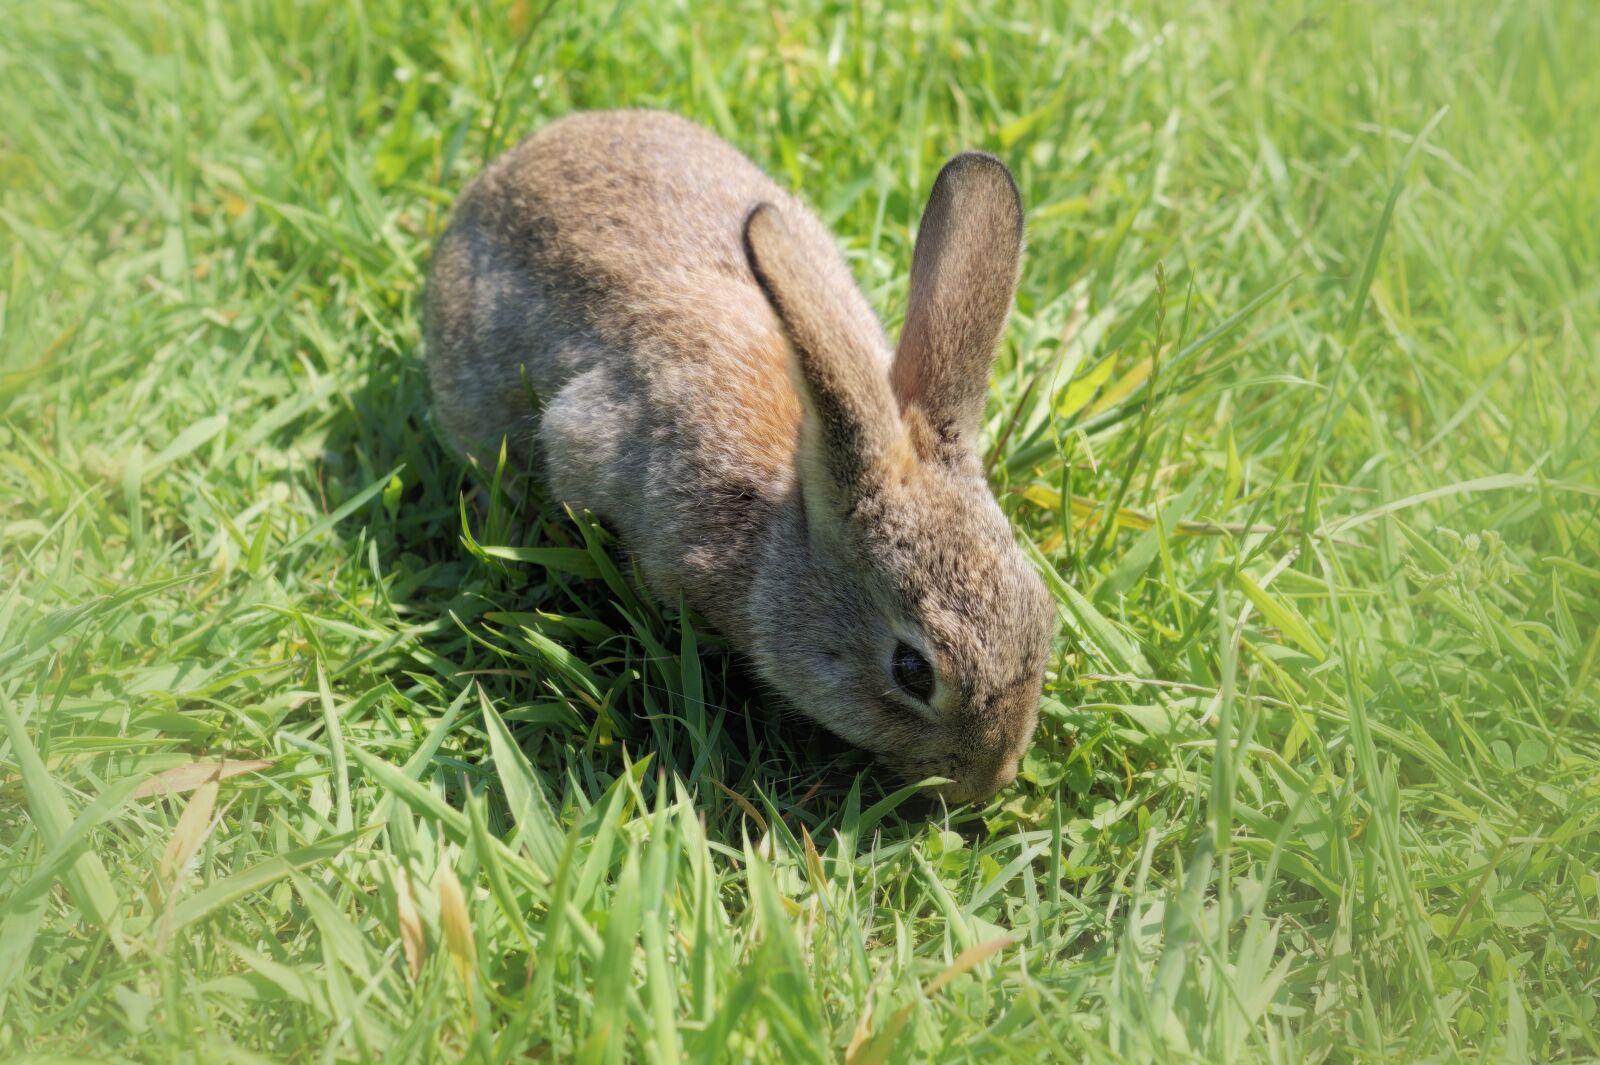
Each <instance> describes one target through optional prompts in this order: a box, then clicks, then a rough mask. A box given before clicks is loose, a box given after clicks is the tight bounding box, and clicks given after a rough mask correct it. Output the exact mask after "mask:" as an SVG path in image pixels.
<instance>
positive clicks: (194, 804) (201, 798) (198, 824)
mask: <svg viewBox="0 0 1600 1065" xmlns="http://www.w3.org/2000/svg"><path fill="white" fill-rule="evenodd" d="M222 772H223V764H222V763H221V762H218V763H217V764H216V765H215V766H213V767H212V769H211V773H210V775H209V776H207V777H206V779H205V780H203V781H202V782H201V783H200V786H199V787H197V788H196V789H195V792H194V795H192V796H191V797H190V799H189V802H188V805H186V806H184V808H183V813H182V814H181V815H180V816H179V817H178V824H177V827H175V828H174V829H173V830H172V838H171V839H169V840H168V841H167V849H166V851H165V852H163V853H162V855H161V865H160V866H159V868H158V875H159V876H160V878H161V882H162V883H163V884H171V883H172V882H173V881H174V880H176V879H177V876H178V874H179V873H180V872H181V871H182V870H183V867H184V866H185V865H188V864H189V859H190V858H192V857H194V852H195V851H196V850H198V849H199V848H200V844H201V843H202V842H204V841H205V838H206V836H208V835H210V834H211V826H212V821H211V815H212V814H213V813H214V812H216V809H217V792H218V790H220V788H221V787H222Z"/></svg>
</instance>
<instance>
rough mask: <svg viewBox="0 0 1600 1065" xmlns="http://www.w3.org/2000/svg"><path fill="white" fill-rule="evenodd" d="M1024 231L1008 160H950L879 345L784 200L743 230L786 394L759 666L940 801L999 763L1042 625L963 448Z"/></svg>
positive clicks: (1030, 586) (1048, 611) (1023, 716)
mask: <svg viewBox="0 0 1600 1065" xmlns="http://www.w3.org/2000/svg"><path fill="white" fill-rule="evenodd" d="M1022 240H1023V230H1022V204H1021V200H1020V197H1019V196H1018V194H1017V187H1016V184H1015V183H1014V182H1013V181H1012V179H1011V175H1010V173H1009V171H1007V169H1006V167H1005V164H1003V163H1002V162H1000V160H998V159H996V158H994V157H993V156H990V155H986V154H981V153H976V152H971V153H967V154H964V155H960V156H957V157H956V158H955V159H953V160H951V161H950V162H949V163H948V164H947V165H946V166H945V168H944V169H943V170H942V171H941V172H940V174H939V177H938V180H937V181H936V182H935V183H934V187H933V192H932V194H931V196H930V197H929V201H928V206H927V209H926V211H925V212H924V214H923V218H922V226H921V229H920V231H919V232H918V236H917V243H916V250H915V253H914V255H913V258H912V266H911V291H910V302H909V306H908V308H907V313H906V321H905V326H904V329H903V331H902V333H901V337H900V344H899V347H898V349H897V350H896V351H895V352H894V353H893V355H892V356H891V355H890V354H889V352H888V351H887V346H886V343H885V341H884V340H883V337H882V332H881V330H880V328H879V327H878V325H877V323H876V320H875V319H874V318H873V317H872V315H871V313H870V311H868V310H867V308H866V304H865V301H864V300H862V298H861V297H860V294H859V292H857V291H856V290H855V289H854V288H853V287H850V288H847V289H846V290H843V291H841V290H840V287H839V286H838V285H837V284H833V285H830V284H829V283H828V280H827V278H828V277H829V276H830V275H829V274H827V272H826V271H825V270H824V269H823V268H821V267H820V266H819V264H817V263H816V262H815V261H813V260H812V259H811V258H809V257H808V255H807V254H806V250H805V247H806V246H805V245H804V244H803V243H802V242H800V241H797V240H795V239H794V236H793V229H792V228H791V223H790V222H789V221H788V220H787V219H786V217H785V215H784V213H783V210H782V209H781V208H779V207H775V206H773V205H769V204H761V205H758V206H757V207H756V208H755V209H753V210H752V211H751V212H750V214H749V216H748V217H747V218H746V221H745V240H744V243H745V252H746V255H747V256H748V258H749V262H750V266H751V269H752V271H753V272H754V274H755V276H756V280H757V281H758V282H759V284H760V286H761V288H762V290H763V291H764V292H765V293H766V296H767V299H768V301H769V302H770V303H771V305H772V308H773V310H774V312H775V313H776V315H777V317H778V319H779V320H780V322H781V324H782V327H783V331H784V333H785V335H786V336H787V338H788V340H789V344H790V347H791V349H792V351H793V361H792V366H793V371H794V374H793V376H794V379H795V382H796V387H797V390H798V391H799V393H800V397H801V400H802V405H803V407H804V415H803V418H802V425H801V433H800V445H799V454H798V462H797V477H796V488H795V491H796V492H798V494H799V496H800V504H801V505H800V506H799V507H796V508H794V514H795V517H794V519H793V520H792V521H791V523H790V527H789V528H787V529H786V530H785V531H784V532H783V533H782V534H780V535H777V536H774V537H773V538H772V539H771V540H769V542H768V546H767V550H766V554H765V556H764V557H763V559H762V560H761V563H760V565H759V567H758V574H757V577H756V580H755V587H754V592H753V598H754V602H753V604H752V610H751V615H752V617H753V618H754V619H755V625H754V628H755V630H756V631H755V632H754V633H753V634H752V635H753V640H752V643H753V645H754V646H753V648H752V649H753V651H754V655H755V659H756V665H757V668H758V669H759V671H760V672H761V674H762V675H763V677H764V679H766V680H767V681H768V682H769V683H771V684H773V685H774V686H775V687H777V688H778V689H779V691H780V692H782V693H783V694H784V695H785V696H786V697H787V698H788V699H789V700H790V701H792V702H793V703H794V704H795V705H796V706H797V707H798V708H799V709H800V710H801V711H803V712H804V713H805V714H806V715H807V716H809V717H811V718H813V719H814V720H816V721H818V722H819V723H821V724H822V725H824V726H826V727H827V728H829V729H830V730H832V731H833V732H835V733H837V734H839V735H840V736H842V737H844V738H845V739H847V740H849V741H851V742H852V743H855V744H858V745H860V746H862V747H865V748H866V749H868V750H870V751H873V752H875V753H876V754H878V755H879V756H880V757H881V758H883V759H884V760H885V761H887V762H888V763H889V764H890V765H892V766H893V767H894V768H895V769H897V770H898V771H899V772H900V773H901V774H902V775H904V776H905V777H907V778H910V779H912V780H917V779H922V778H925V777H930V776H941V777H946V778H949V779H950V780H951V781H953V783H951V784H948V785H945V786H944V787H943V789H942V791H943V794H944V795H945V797H947V798H949V799H951V800H957V801H959V800H967V799H979V798H985V797H987V796H989V795H991V794H993V793H994V792H996V791H998V790H999V789H1000V788H1002V787H1004V786H1005V785H1006V784H1008V783H1010V782H1011V780H1012V778H1013V777H1014V776H1015V775H1016V771H1017V766H1018V763H1019V762H1020V760H1021V758H1022V755H1023V752H1024V751H1025V750H1026V749H1027V746H1028V743H1029V741H1030V739H1031V738H1032V736H1033V731H1034V726H1035V725H1036V724H1037V721H1038V709H1039V693H1040V686H1041V682H1042V678H1043V674H1044V669H1045V664H1046V660H1047V658H1048V657H1049V652H1050V644H1051V640H1052V636H1053V633H1054V629H1055V614H1054V611H1053V609H1052V607H1051V603H1050V600H1049V598H1048V596H1047V594H1046V592H1045V589H1044V586H1043V584H1042V582H1041V581H1040V579H1039V576H1038V574H1037V573H1036V572H1035V571H1034V569H1033V567H1032V565H1031V564H1030V563H1029V562H1028V560H1027V559H1026V558H1025V557H1024V555H1023V554H1022V552H1021V550H1020V549H1019V548H1018V546H1017V544H1016V541H1015V540H1014V539H1013V537H1012V532H1011V529H1010V527H1009V525H1008V524H1007V522H1006V519H1005V516H1004V515H1003V514H1002V513H1001V511H1000V508H999V506H998V505H997V504H996V503H995V500H994V496H993V495H992V494H991V493H990V491H989V488H988V485H987V483H986V481H985V478H984V472H983V467H982V463H981V461H980V459H979V456H978V440H977V437H978V430H979V425H980V422H981V420H982V417H983V409H984V399H985V396H986V393H987V390H988V380H989V372H990V369H991V366H992V363H993V361H994V354H995V347H996V344H997V343H998V340H999V337H1000V333H1001V330H1002V329H1003V327H1004V325H1005V319H1006V314H1007V312H1008V311H1009V309H1010V306H1011V301H1012V298H1013V296H1014V294H1015V290H1016V284H1017V275H1018V268H1019V263H1020V260H1021V254H1022Z"/></svg>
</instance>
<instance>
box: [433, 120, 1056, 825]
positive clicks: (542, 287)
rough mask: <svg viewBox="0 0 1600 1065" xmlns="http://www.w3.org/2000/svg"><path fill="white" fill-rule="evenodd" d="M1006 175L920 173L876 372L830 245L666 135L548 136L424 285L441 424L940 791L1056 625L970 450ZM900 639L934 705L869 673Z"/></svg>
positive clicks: (800, 702) (476, 208) (1018, 689)
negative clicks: (508, 460)
mask: <svg viewBox="0 0 1600 1065" xmlns="http://www.w3.org/2000/svg"><path fill="white" fill-rule="evenodd" d="M1021 221H1022V215H1021V207H1020V202H1019V201H1018V200H1017V196H1016V190H1015V185H1014V184H1012V182H1011V179H1010V175H1009V174H1008V173H1007V172H1006V170H1005V167H1004V165H1003V164H1001V163H1000V162H999V161H998V160H996V159H993V157H990V156H980V155H974V154H969V155H965V156H958V157H957V158H956V159H955V160H953V161H952V162H951V164H950V165H949V166H948V167H946V169H945V171H944V172H943V173H941V175H940V177H939V179H938V181H937V182H936V183H935V188H934V193H933V197H932V199H931V200H930V203H929V208H928V214H927V215H926V216H925V217H924V220H923V227H922V231H921V233H920V235H919V238H918V242H917V249H916V253H915V256H914V260H913V272H912V293H911V304H910V312H909V313H908V318H907V324H906V329H905V332H904V336H903V339H902V344H901V348H900V351H899V353H898V354H897V355H893V356H891V353H890V350H889V347H888V344H887V343H886V341H885V340H884V337H883V333H882V329H881V327H880V326H879V325H878V323H877V321H876V319H875V318H874V317H873V315H872V312H871V310H870V308H869V307H868V306H867V303H866V301H865V299H864V298H863V297H862V296H861V293H860V291H859V290H858V289H857V288H856V286H855V284H854V282H853V280H852V278H851V276H850V272H849V270H848V268H847V267H846V266H845V264H844V262H843V260H842V259H841V258H840V257H839V254H838V251H837V250H836V248H835V247H834V245H833V242H832V239H831V238H830V237H829V235H828V233H827V232H826V230H824V229H823V227H822V225H821V223H819V222H818V221H817V219H816V218H815V216H814V215H812V214H811V212H810V211H808V210H807V209H806V208H805V207H804V206H803V205H802V204H800V203H799V201H797V200H795V199H794V198H793V197H792V196H790V195H788V194H787V193H785V192H783V191H782V190H781V189H779V188H778V187H777V186H776V185H774V184H773V183H772V182H771V181H770V180H769V179H767V177H766V176H765V175H763V174H762V173H761V172H760V171H759V170H758V169H757V168H756V167H755V166H754V165H752V164H751V163H750V162H749V161H748V160H747V159H745V158H744V157H743V156H741V155H740V154H739V153H738V152H736V151H735V150H734V149H733V148H731V147H729V146H728V145H727V144H725V143H724V142H722V141H721V140H719V139H717V138H716V137H714V136H713V135H711V134H710V133H708V132H707V131H705V130H703V129H701V128H699V127H698V126H695V125H693V124H691V123H689V122H686V121H684V120H682V119H679V118H675V117H672V116H669V115H664V114H658V113H652V112H609V113H584V114H578V115H574V116H571V117H569V118H566V119H563V120H561V121H559V122H556V123H553V124H551V125H550V126H548V127H546V128H545V129H544V130H542V131H541V132H539V133H538V134H536V135H534V136H533V137H530V138H528V139H527V140H524V141H523V142H522V143H521V144H519V145H517V147H515V148H513V149H512V150H511V151H510V152H508V153H506V155H504V156H502V157H501V158H500V159H499V160H497V161H496V162H495V163H493V164H492V165H491V166H490V167H489V168H488V169H487V170H486V171H485V172H484V174H483V175H482V176H480V177H479V178H478V179H477V180H476V181H474V182H473V184H472V185H471V186H470V187H469V188H468V189H467V191H466V192H465V193H464V194H463V196H462V198H461V202H460V203H459V204H458V206H457V208H456V211H455V215H454V217H453V219H452V221H451V224H450V227H449V229H448V230H447V232H446V233H445V235H444V236H443V237H442V238H441V240H440V243H439V247H438V249H437V251H436V253H435V258H434V264H433V267H432V272H431V276H430V279H429V289H428V301H427V319H428V321H427V332H428V371H429V378H430V381H431V383H432V387H433V393H434V409H435V415H436V418H437V421H438V424H439V425H440V427H441V428H442V430H443V431H444V433H445V434H446V436H447V437H449V438H450V439H451V440H452V441H454V442H455V443H456V444H457V445H458V446H459V447H461V448H462V449H463V450H465V451H467V452H468V453H471V454H475V455H478V456H480V457H487V456H489V455H492V454H494V453H495V452H496V451H497V450H498V448H499V445H500V442H501V440H502V438H503V439H504V440H505V441H506V443H507V447H508V451H509V453H510V454H511V455H512V456H513V458H514V459H515V460H516V461H517V462H518V463H520V464H522V465H524V466H527V467H531V468H541V469H542V473H543V475H544V477H545V479H546V480H547V482H548V483H549V485H550V488H551V490H552V492H553V493H554V494H555V495H556V496H557V497H558V498H560V499H561V500H563V501H565V502H567V503H569V504H571V505H573V506H576V507H580V508H586V509H589V510H593V511H594V512H596V513H598V514H600V515H602V516H603V517H604V518H605V519H606V520H607V521H608V522H610V523H611V524H612V525H613V526H614V527H615V528H616V529H617V530H618V532H619V533H620V534H621V536H622V539H623V541H624V543H625V544H626V545H627V547H628V548H629V550H630V551H631V552H632V553H633V554H634V556H635V558H636V559H637V561H638V563H639V566H640V570H641V572H642V573H643V574H644V578H645V580H646V582H647V584H648V585H649V587H650V589H651V591H652V592H653V593H654V594H656V595H657V596H659V597H661V598H662V599H664V600H666V601H668V602H674V601H676V599H677V597H678V596H679V594H682V595H684V596H686V597H687V598H688V600H689V601H690V602H691V603H692V604H693V605H694V606H695V607H696V608H697V609H699V610H700V611H701V612H702V613H704V614H705V615H706V616H707V617H708V618H709V619H710V620H711V621H712V623H713V624H715V625H716V626H717V627H718V628H719V629H721V630H722V631H723V632H724V633H725V634H726V635H727V636H729V637H730V638H731V639H732V640H733V641H734V642H735V643H736V644H737V645H738V646H739V647H741V648H742V649H743V650H744V651H745V652H746V653H747V654H749V655H750V657H751V659H752V660H753V662H754V665H755V667H756V670H757V672H758V673H759V674H760V675H761V676H762V678H763V679H764V680H766V681H767V682H768V683H769V684H771V685H772V686H773V687H774V688H775V689H776V690H777V691H778V692H779V693H781V694H782V695H783V696H784V697H785V698H786V699H788V700H789V701H790V702H791V703H792V704H793V705H794V706H796V707H797V708H798V709H800V710H801V711H802V712H804V713H805V714H807V715H808V716H810V717H811V718H813V719H814V720H816V721H817V722H819V723H820V724H822V725H824V726H826V727H828V728H829V729H831V730H833V731H835V732H837V733H838V734H840V735H841V736H843V737H845V738H846V739H848V740H851V741H852V742H855V743H858V744H860V745H862V746H864V747H867V748H868V749H870V750H873V751H876V752H878V753H879V754H880V755H882V756H884V757H885V758H886V759H887V760H888V761H890V762H891V764H893V765H894V766H896V768H898V769H899V770H900V771H901V772H903V773H904V774H906V775H908V776H911V777H913V778H919V777H923V776H927V775H932V774H938V775H942V776H947V777H950V778H952V779H953V780H954V781H955V783H954V784H952V785H949V786H947V787H946V789H945V792H946V794H947V795H949V796H951V797H952V798H971V797H980V796H984V795H988V794H990V793H992V792H993V791H994V790H996V789H997V788H998V787H1002V786H1004V784H1005V783H1007V782H1008V781H1009V780H1010V778H1011V776H1012V775H1013V774H1014V772H1015V767H1016V764H1017V761H1018V759H1019V758H1020V757H1021V754H1022V751H1023V750H1024V749H1025V748H1026V745H1027V743H1028V740H1029V738H1030V737H1031V735H1032V733H1033V728H1034V723H1035V721H1036V718H1037V707H1038V698H1039V686H1040V679H1041V676H1042V673H1043V669H1044V662H1045V657H1046V654H1047V651H1048V647H1049V642H1050V636H1051V632H1052V631H1053V614H1052V612H1051V610H1050V609H1049V605H1048V601H1047V599H1046V597H1045V594H1044V591H1043V588H1042V586H1041V584H1040V582H1039V580H1038V577H1037V575H1036V574H1035V573H1034V572H1033V571H1032V569H1031V567H1030V566H1029V565H1028V564H1027V562H1026V561H1025V560H1024V559H1023V557H1022V555H1021V553H1020V552H1019V551H1018V549H1017V547H1016V545H1015V543H1014V542H1013V540H1012V539H1011V533H1010V530H1009V528H1008V527H1007V525H1006V522H1005V519H1004V517H1003V515H1002V514H1001V512H1000V510H999V507H998V506H997V505H996V504H995V502H994V498H993V496H992V495H991V494H990V493H989V491H988V488H987V486H986V485H985V484H984V482H983V478H982V475H981V472H980V470H979V466H978V462H977V459H976V452H975V447H976V436H977V428H978V422H979V420H980V419H981V416H982V409H983V400H984V396H985V394H986V390H987V379H988V373H989V367H990V363H991V362H992V359H993V353H994V345H995V342H996V339H997V338H998V335H999V332H1000V330H1001V328H1002V327H1003V325H1004V320H1005V315H1006V312H1007V310H1008V308H1009V306H1010V302H1011V298H1012V293H1013V290H1014V286H1015V281H1016V276H1017V263H1018V257H1019V255H1020V251H1021ZM896 641H906V642H909V643H912V644H913V645H914V646H917V647H919V648H921V649H922V650H923V651H924V653H925V654H926V655H927V656H928V658H929V660H930V661H931V662H932V663H933V664H934V666H935V668H936V670H937V673H938V677H939V683H938V688H937V690H936V693H935V695H934V697H933V699H932V700H931V705H922V704H919V703H917V702H916V701H915V700H912V699H910V698H909V697H908V696H906V695H905V694H904V693H901V692H899V691H898V690H897V689H896V688H895V686H894V684H893V683H892V681H891V679H890V671H889V661H890V657H891V655H892V654H893V650H894V647H895V644H896Z"/></svg>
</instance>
